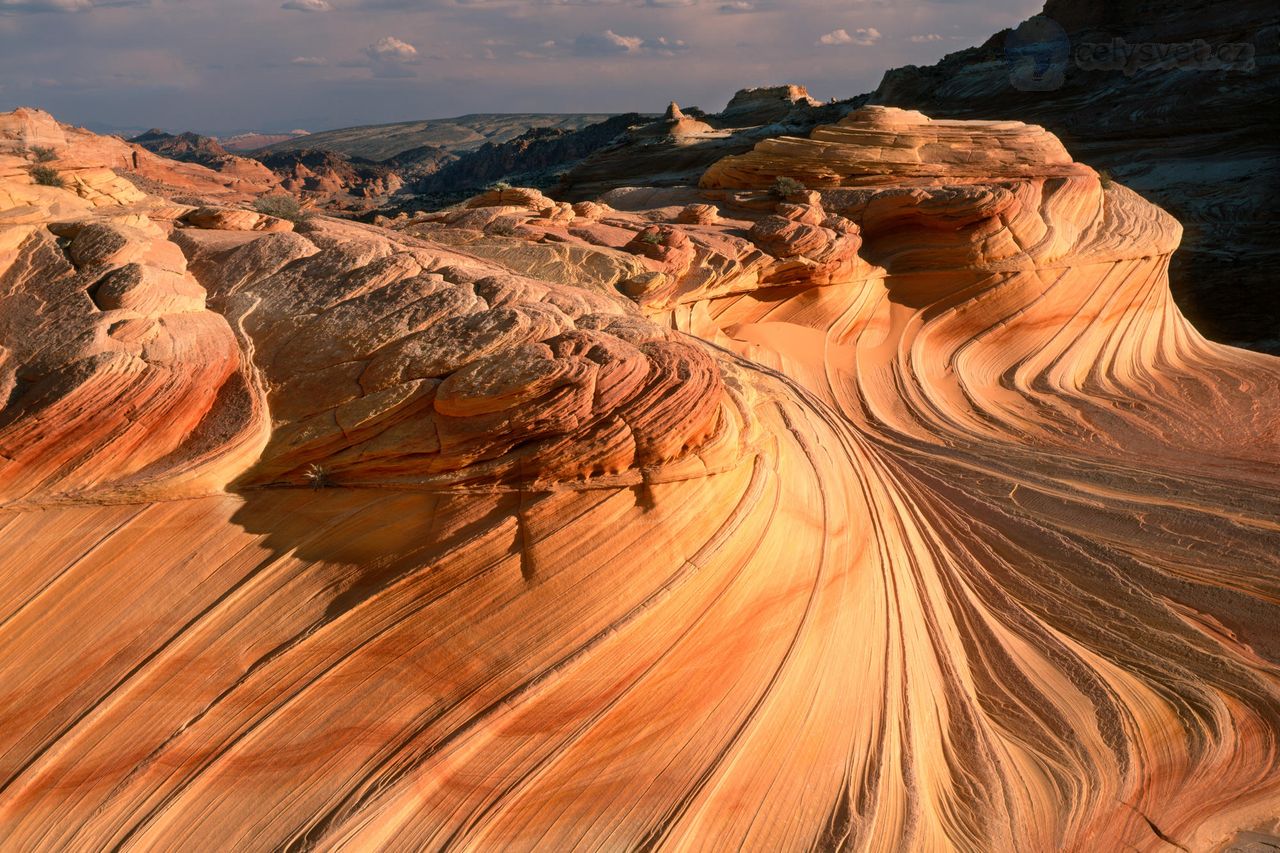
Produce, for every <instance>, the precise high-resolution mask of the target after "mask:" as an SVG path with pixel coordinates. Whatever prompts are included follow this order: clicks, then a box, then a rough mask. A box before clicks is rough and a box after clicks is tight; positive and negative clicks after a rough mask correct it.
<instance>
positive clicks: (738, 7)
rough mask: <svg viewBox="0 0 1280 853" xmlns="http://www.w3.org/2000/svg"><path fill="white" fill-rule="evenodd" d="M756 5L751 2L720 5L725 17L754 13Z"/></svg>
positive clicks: (742, 1)
mask: <svg viewBox="0 0 1280 853" xmlns="http://www.w3.org/2000/svg"><path fill="white" fill-rule="evenodd" d="M755 10H756V4H755V3H752V2H750V0H732V2H729V3H722V4H720V13H721V14H723V15H738V14H741V13H743V12H754V11H755Z"/></svg>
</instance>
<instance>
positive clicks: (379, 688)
mask: <svg viewBox="0 0 1280 853" xmlns="http://www.w3.org/2000/svg"><path fill="white" fill-rule="evenodd" d="M0 118H3V117H0ZM6 122H7V123H6ZM15 127H16V128H17V130H14V128H15ZM0 131H3V132H4V133H6V134H9V136H6V137H5V138H12V137H15V136H20V138H27V139H30V138H35V137H37V136H39V137H40V138H47V139H55V138H56V137H57V134H58V133H59V132H62V133H63V134H64V136H65V137H66V139H67V142H66V145H65V147H64V148H63V149H60V155H59V158H60V162H61V161H62V160H66V161H68V162H70V161H72V160H74V159H76V158H78V160H79V161H80V162H83V161H85V160H86V159H88V158H89V157H90V156H94V157H98V156H101V155H100V154H98V153H94V152H96V151H114V150H117V148H116V147H115V143H110V142H95V141H94V140H92V139H89V138H88V137H84V136H78V135H75V134H71V133H70V132H69V131H68V130H67V129H66V128H61V126H58V125H57V124H56V122H55V123H53V124H50V123H48V122H45V121H44V120H43V119H42V118H41V117H40V116H23V117H19V119H16V120H15V119H12V118H4V120H3V121H0ZM115 142H116V143H118V142H119V141H118V140H117V141H115ZM119 145H124V143H119ZM96 146H102V147H101V148H98V147H96ZM82 149H83V150H82ZM124 150H129V149H128V148H127V147H126V148H125V149H124ZM149 156H154V155H149ZM29 165H30V162H29V161H28V160H24V159H23V158H22V156H20V155H18V154H10V153H5V152H4V151H0V529H2V530H3V531H4V535H3V537H0V613H3V614H4V616H3V618H2V619H0V644H3V647H4V648H5V649H6V652H5V654H4V655H0V696H2V698H3V701H0V708H3V709H4V714H5V720H6V724H5V725H4V726H0V826H2V827H3V828H4V838H5V843H6V844H7V845H9V846H12V847H14V848H15V849H22V850H37V851H44V850H49V851H55V850H56V851H61V850H100V849H138V850H151V849H169V848H172V847H174V846H186V847H193V848H197V849H208V850H224V849H228V850H229V849H278V848H298V849H302V848H306V849H311V848H316V849H320V848H323V849H339V848H341V849H348V850H373V849H388V850H401V849H405V850H417V849H450V850H452V849H458V850H463V849H504V850H505V849H556V850H576V849H632V848H637V847H644V848H646V849H669V850H685V849H706V850H728V849H747V850H813V849H843V848H848V849H859V850H876V851H879V850H954V849H959V850H983V851H1000V853H1004V851H1022V850H1080V851H1092V850H1121V849H1137V850H1143V851H1159V850H1164V849H1168V848H1169V846H1170V845H1173V846H1175V847H1180V848H1183V849H1188V850H1211V849H1218V848H1221V847H1224V846H1226V845H1228V844H1234V845H1237V846H1243V845H1255V844H1264V843H1266V842H1267V840H1268V839H1269V838H1271V837H1272V836H1274V830H1275V827H1274V825H1273V823H1274V815H1275V814H1277V813H1280V754H1278V753H1277V750H1276V749H1275V745H1276V744H1277V743H1280V644H1278V643H1277V637H1276V634H1275V630H1274V627H1275V625H1276V624H1278V623H1280V604H1278V602H1280V557H1278V556H1277V555H1280V533H1278V531H1277V528H1276V524H1275V519H1276V518H1277V517H1280V475H1278V474H1277V471H1280V464H1277V463H1280V435H1278V434H1277V424H1280V359H1276V358H1274V357H1271V356H1266V355H1262V354H1259V353H1253V352H1248V351H1244V350H1238V349H1233V348H1230V347H1227V346H1223V345H1220V344H1216V343H1212V342H1210V341H1207V340H1205V339H1204V338H1203V337H1201V336H1200V335H1199V334H1198V333H1197V332H1196V330H1195V329H1194V327H1192V326H1191V325H1190V324H1189V323H1188V322H1187V321H1186V319H1185V318H1184V317H1183V316H1182V315H1181V313H1180V312H1179V311H1178V309H1177V307H1176V305H1175V304H1174V302H1173V300H1172V299H1171V297H1170V295H1169V291H1168V286H1167V279H1166V270H1167V267H1168V263H1169V259H1170V256H1171V254H1172V253H1173V252H1174V250H1175V249H1176V247H1177V245H1178V241H1179V238H1180V236H1181V229H1180V227H1179V225H1178V223H1177V222H1176V221H1175V220H1174V219H1173V218H1172V217H1171V216H1170V215H1169V214H1167V213H1166V212H1164V211H1163V210H1161V209H1160V208H1158V207H1156V206H1154V205H1152V204H1151V203H1149V202H1147V201H1145V200H1144V199H1143V198H1142V197H1140V196H1139V195H1138V194H1136V193H1135V192H1133V191H1131V190H1129V189H1127V188H1126V187H1124V186H1122V185H1121V184H1120V183H1118V182H1116V183H1109V182H1105V181H1103V180H1101V179H1100V177H1099V175H1098V173H1097V172H1095V171H1094V170H1093V169H1092V168H1090V167H1089V166H1087V165H1084V164H1081V163H1078V162H1075V161H1074V160H1073V159H1072V158H1071V157H1070V156H1069V155H1068V154H1067V148H1066V147H1064V146H1063V145H1062V143H1061V142H1060V141H1059V140H1057V139H1056V138H1055V137H1054V136H1053V135H1052V134H1051V133H1048V132H1047V131H1045V130H1044V129H1042V128H1039V127H1036V126H1034V125H1029V124H1024V123H1020V122H1014V121H991V122H962V121H951V120H939V119H932V118H930V117H928V116H927V115H924V114H922V113H919V112H914V111H908V110H899V109H893V108H885V107H874V108H864V109H860V110H858V111H855V112H853V113H850V114H849V115H847V116H845V117H843V118H841V119H840V120H839V121H838V122H836V123H835V124H832V125H827V126H821V127H818V128H816V129H814V130H813V132H812V134H811V136H807V137H799V136H796V137H790V138H783V139H772V140H766V141H761V142H760V143H759V144H758V145H756V146H754V148H753V149H752V150H750V151H748V152H744V153H742V154H740V155H737V156H734V157H731V158H728V159H725V160H723V161H721V162H719V163H717V164H715V165H714V166H713V167H712V168H711V169H710V170H708V171H707V173H706V175H705V177H704V179H703V186H702V187H700V188H694V187H679V188H669V187H656V188H655V187H635V188H630V189H626V190H615V191H612V192H610V193H608V194H607V195H605V196H603V197H601V198H598V199H596V200H593V201H584V202H579V203H577V204H572V205H571V204H569V203H566V202H562V201H556V200H554V199H551V198H549V197H548V196H547V195H546V194H544V193H542V192H541V191H539V190H537V189H533V188H527V187H515V188H502V189H495V190H493V191H490V192H487V193H485V194H482V195H480V196H477V197H476V198H474V199H472V200H471V201H470V202H469V203H468V204H467V205H465V206H460V207H458V208H456V209H452V210H448V211H443V212H440V213H436V214H431V215H425V216H418V217H415V218H414V219H411V220H408V219H407V220H405V221H403V222H401V223H399V224H398V225H397V227H396V228H394V229H388V228H381V227H374V226H368V225H361V224H355V223H351V222H342V221H339V220H335V219H332V218H327V217H324V216H316V217H312V218H310V219H308V220H306V221H304V222H301V223H299V224H298V225H296V226H295V227H293V228H290V227H289V225H288V223H281V222H280V221H279V220H272V219H270V218H269V217H263V216H260V215H258V214H255V213H253V212H251V211H247V210H240V209H238V208H235V207H233V206H231V205H222V206H218V207H212V206H209V207H202V208H191V207H187V206H184V205H179V204H175V203H174V202H171V201H168V200H166V199H164V198H162V197H157V196H155V195H151V194H146V193H142V192H140V191H138V190H136V189H135V188H133V187H132V185H130V184H128V183H125V182H122V185H123V186H124V187H126V188H127V189H130V190H132V193H126V192H119V193H116V194H112V193H110V192H107V191H102V192H99V193H98V194H97V195H93V194H91V193H89V191H88V190H84V189H82V187H81V184H79V183H76V184H74V185H67V186H63V187H54V186H44V185H39V184H37V183H36V182H34V181H33V180H32V177H31V175H30V174H29V172H28V168H27V167H28V166H29ZM177 166H181V167H183V168H193V167H191V166H190V165H189V164H175V166H174V167H166V168H175V167H177ZM206 171H207V170H206ZM107 174H108V175H110V177H111V178H113V179H116V180H120V179H119V178H118V177H117V176H115V175H114V174H113V173H110V172H108V173H107ZM778 178H786V179H789V182H787V181H783V182H779V181H778ZM104 186H106V189H108V190H109V189H110V188H111V186H110V184H109V182H108V183H107V184H104ZM796 187H800V188H799V189H796Z"/></svg>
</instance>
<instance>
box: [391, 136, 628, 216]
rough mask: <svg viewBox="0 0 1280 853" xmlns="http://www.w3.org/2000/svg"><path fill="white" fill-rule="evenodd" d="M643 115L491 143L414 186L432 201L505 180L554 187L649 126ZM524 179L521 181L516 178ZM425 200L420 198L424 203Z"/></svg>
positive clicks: (415, 189) (471, 191)
mask: <svg viewBox="0 0 1280 853" xmlns="http://www.w3.org/2000/svg"><path fill="white" fill-rule="evenodd" d="M644 120H645V117H644V116H642V115H640V114H639V113H625V114H623V115H618V116H613V117H611V118H609V119H607V120H605V121H602V122H598V123H596V124H592V125H589V126H587V127H584V128H581V129H579V130H566V129H563V128H553V127H533V128H530V129H529V130H527V131H526V132H524V133H523V134H521V135H520V136H517V137H516V138H514V139H510V140H507V141H506V142H498V143H490V142H486V143H485V144H484V145H481V146H480V147H479V148H476V149H474V150H471V151H467V152H464V153H462V154H461V155H458V156H457V157H456V158H455V159H454V160H453V162H450V163H448V164H445V165H442V167H441V168H440V169H438V170H437V171H435V172H433V173H431V174H430V175H428V176H427V177H425V178H422V179H420V180H418V181H417V182H416V183H415V184H414V185H413V187H412V189H413V191H414V192H415V193H417V194H419V195H424V196H427V197H428V198H427V199H426V201H435V200H437V199H442V200H450V199H455V198H465V197H466V196H468V195H472V194H474V193H475V191H476V190H478V189H481V188H484V187H486V186H488V185H490V184H493V183H495V182H497V181H500V180H507V179H511V180H519V181H520V183H522V184H530V183H531V182H533V183H537V184H539V185H543V186H546V185H551V184H554V183H555V182H556V179H557V177H558V174H559V173H560V172H562V171H564V170H566V169H568V168H570V167H571V166H572V165H573V164H575V163H577V162H579V161H581V160H582V159H583V158H585V157H587V156H588V155H590V154H592V153H594V152H595V151H598V150H600V149H601V148H604V147H605V146H607V145H609V144H610V143H612V142H614V141H615V140H616V139H617V138H618V137H619V136H620V135H621V134H623V133H625V132H626V130H627V129H628V128H630V127H632V126H635V125H637V124H641V123H643V122H644ZM516 176H518V177H516ZM422 201H423V200H421V199H419V200H417V203H419V204H421V202H422Z"/></svg>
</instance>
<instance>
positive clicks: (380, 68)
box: [364, 36, 418, 77]
mask: <svg viewBox="0 0 1280 853" xmlns="http://www.w3.org/2000/svg"><path fill="white" fill-rule="evenodd" d="M364 55H365V56H366V57H368V63H367V65H368V67H369V68H371V69H372V70H373V76H374V77H416V76H418V75H417V72H416V71H414V70H413V69H412V68H408V67H407V66H409V65H416V64H417V63H418V49H417V48H416V47H414V46H413V45H411V44H409V43H408V42H407V41H402V40H401V39H398V38H396V37H395V36H384V37H382V38H380V39H378V40H377V41H376V42H374V43H373V44H371V45H369V46H368V47H366V48H365V49H364Z"/></svg>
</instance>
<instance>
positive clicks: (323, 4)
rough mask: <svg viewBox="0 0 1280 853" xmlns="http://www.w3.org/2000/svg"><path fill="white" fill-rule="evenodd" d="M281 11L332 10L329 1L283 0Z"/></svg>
mask: <svg viewBox="0 0 1280 853" xmlns="http://www.w3.org/2000/svg"><path fill="white" fill-rule="evenodd" d="M280 8H281V9H293V10H294V11H295V12H328V11H330V10H332V9H333V6H332V5H331V4H330V3H329V0H285V2H284V3H282V4H281V5H280Z"/></svg>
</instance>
